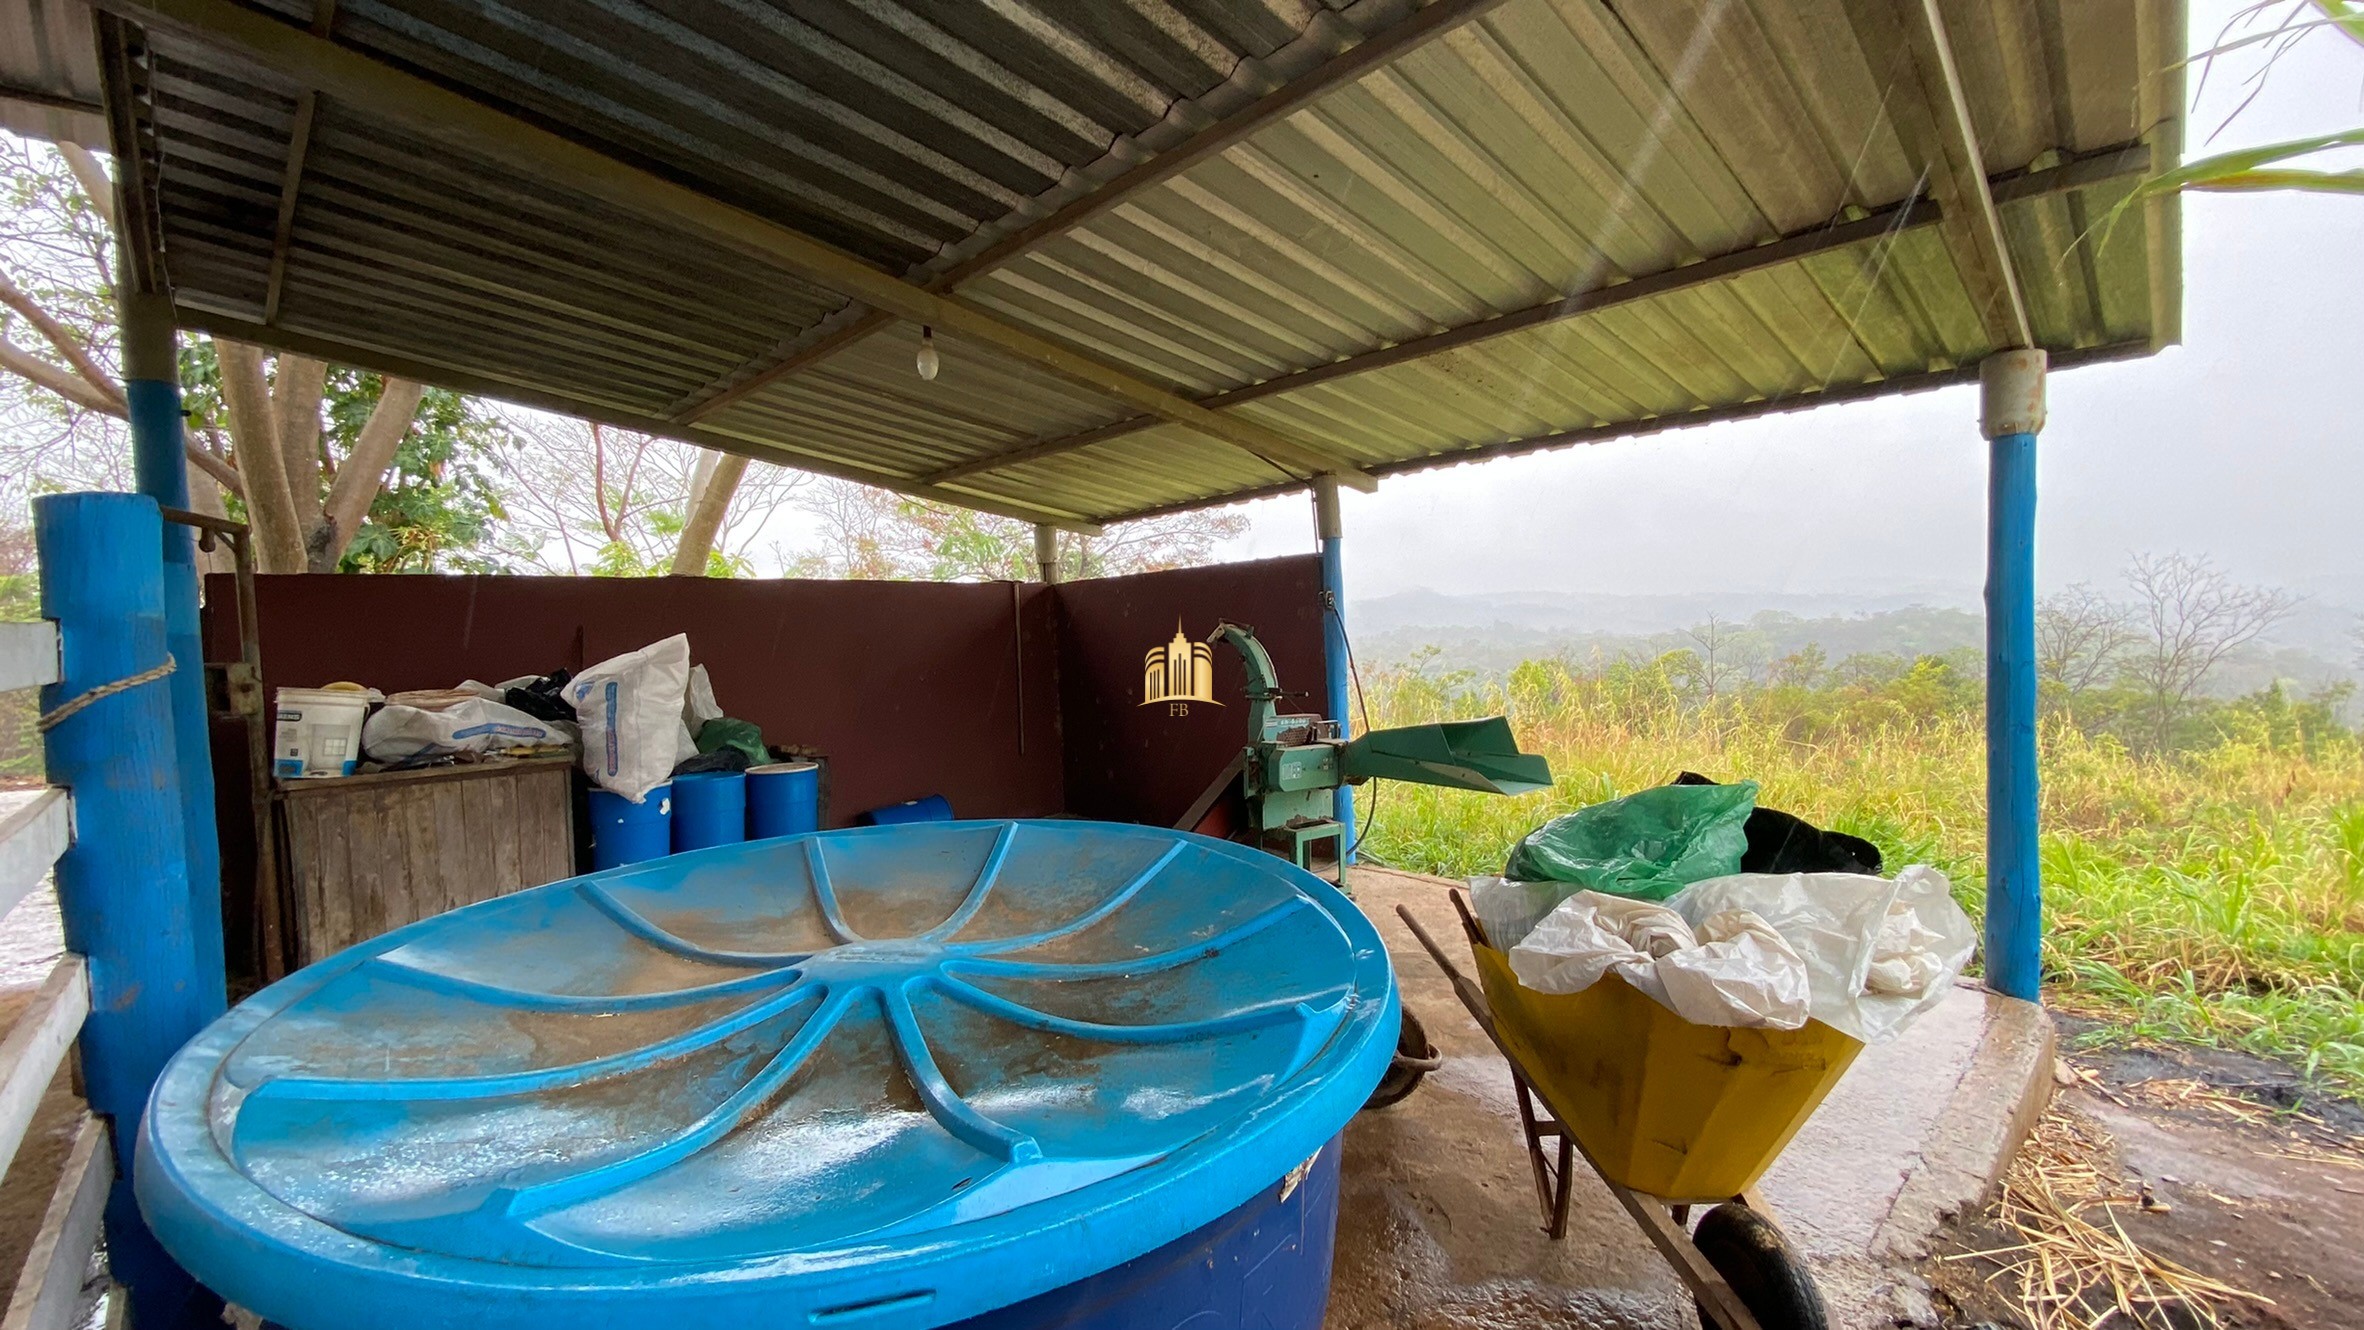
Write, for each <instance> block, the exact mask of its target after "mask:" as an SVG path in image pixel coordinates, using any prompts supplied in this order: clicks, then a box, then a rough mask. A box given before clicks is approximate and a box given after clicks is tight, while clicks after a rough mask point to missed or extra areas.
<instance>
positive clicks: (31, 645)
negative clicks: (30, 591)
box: [0, 619, 57, 693]
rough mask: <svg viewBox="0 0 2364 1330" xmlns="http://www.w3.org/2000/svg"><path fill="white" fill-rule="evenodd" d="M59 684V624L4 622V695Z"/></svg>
mask: <svg viewBox="0 0 2364 1330" xmlns="http://www.w3.org/2000/svg"><path fill="white" fill-rule="evenodd" d="M56 682H57V625H56V624H54V623H51V622H50V621H49V620H47V619H28V620H25V621H23V622H21V623H16V622H12V623H0V693H12V692H15V691H16V690H17V689H19V688H39V687H41V686H42V685H44V684H53V683H56Z"/></svg>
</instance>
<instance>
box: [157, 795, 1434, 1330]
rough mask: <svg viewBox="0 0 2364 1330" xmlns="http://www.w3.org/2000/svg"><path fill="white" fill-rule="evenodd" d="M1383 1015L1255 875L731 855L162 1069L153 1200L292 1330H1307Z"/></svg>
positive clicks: (549, 897)
mask: <svg viewBox="0 0 2364 1330" xmlns="http://www.w3.org/2000/svg"><path fill="white" fill-rule="evenodd" d="M1397 1017H1398V1009H1397V1004H1396V995H1395V986H1394V976H1393V973H1392V972H1391V971H1390V969H1389V966H1388V960H1387V954H1386V952H1385V951H1384V950H1383V949H1382V947H1381V946H1380V943H1379V939H1378V936H1377V935H1376V933H1375V932H1374V931H1373V930H1372V928H1371V925H1370V923H1369V921H1367V920H1365V919H1364V918H1363V917H1362V915H1361V914H1360V913H1359V912H1358V911H1357V910H1356V909H1355V907H1354V906H1353V905H1352V904H1351V903H1349V902H1348V901H1346V900H1345V899H1344V898H1343V897H1342V896H1340V895H1339V894H1338V893H1337V892H1336V891H1335V890H1334V889H1333V888H1331V887H1330V886H1329V885H1328V884H1326V883H1323V882H1321V881H1319V880H1318V879H1316V878H1314V877H1312V876H1310V875H1308V874H1305V873H1302V872H1299V871H1298V870H1297V869H1295V868H1293V867H1291V866H1290V865H1289V864H1287V863H1286V862H1284V861H1282V860H1279V859H1276V858H1273V857H1271V856H1269V855H1266V854H1262V853H1259V852H1257V851H1254V850H1250V849H1247V848H1244V847H1242V846H1237V845H1231V844H1227V843H1225V842H1221V841H1212V840H1207V839H1204V838H1201V837H1196V836H1190V835H1186V834H1183V833H1178V832H1170V831H1162V830H1156V829H1152V828H1146V827H1127V826H1112V825H1107V824H1101V823H1089V822H1064V821H1058V822H998V823H997V822H953V823H930V824H920V825H911V826H890V827H870V828H861V829H857V830H851V831H839V832H826V833H817V834H813V835H807V836H799V837H790V838H786V839H779V840H768V841H756V842H749V843H747V844H743V845H736V846H728V847H724V848H720V849H712V850H701V851H696V852H693V853H690V854H684V855H676V856H674V857H672V858H669V859H665V860H662V861H660V862H656V863H650V864H644V865H641V866H638V867H633V868H626V869H619V870H614V871H609V872H602V873H595V874H593V875H591V876H589V877H585V878H577V879H573V880H570V881H566V882H558V883H553V884H551V885H549V886H546V887H538V888H534V889H532V890H529V891H524V892H520V893H517V894H516V895H512V896H506V897H502V898H499V899H496V900H490V901H485V902H482V903H480V904H477V905H472V906H469V907H467V908H465V909H462V910H457V911H454V912H452V913H450V914H446V915H443V916H440V917H438V918H435V919H430V920H427V921H425V922H423V923H419V924H414V925H411V926H410V927H408V928H404V929H401V930H399V931H397V932H394V933H391V934H389V935H387V936H385V937H382V938H379V939H376V940H375V941H372V942H368V943H364V944H362V945H361V946H358V947H355V948H353V949H351V950H349V951H346V952H344V953H341V954H340V955H337V956H335V957H332V958H330V959H329V960H326V961H323V962H321V963H320V964H318V965H315V966H312V967H311V968H309V969H307V970H304V971H302V972H300V973H298V974H296V975H294V976H291V977H290V978H288V979H285V980H283V981H281V982H280V983H278V984H275V985H273V986H272V987H270V988H268V989H265V990H264V991H263V992H261V993H259V994H257V995H256V996H255V997H253V998H251V999H249V1000H247V1001H246V1002H244V1003H242V1004H240V1005H239V1006H238V1007H237V1008H236V1009H234V1010H232V1011H231V1012H230V1013H229V1014H228V1015H227V1016H225V1017H223V1018H222V1019H221V1020H219V1021H217V1022H215V1024H214V1025H213V1026H212V1027H210V1028H209V1029H207V1030H206V1031H205V1032H204V1033H202V1034H200V1035H199V1036H198V1037H197V1038H196V1039H195V1040H193V1041H191V1043H190V1044H189V1045H188V1046H187V1047H186V1048H184V1049H183V1050H182V1051H181V1052H180V1053H179V1054H178V1055H177V1056H175V1058H174V1059H173V1061H172V1063H171V1065H170V1066H169V1067H168V1068H167V1069H166V1071H165V1074H164V1077H163V1079H162V1080H161V1081H160V1082H159V1083H158V1086H157V1090H156V1094H155V1097H154V1099H153V1101H152V1103H151V1105H150V1108H149V1112H148V1114H147V1116H146V1118H145V1119H144V1120H143V1125H142V1127H141V1133H140V1139H139V1162H138V1170H137V1175H136V1184H137V1189H138V1194H139V1198H140V1204H141V1207H142V1209H143V1210H144V1212H145V1213H146V1215H147V1217H148V1220H149V1223H150V1224H151V1225H152V1226H153V1227H154V1228H155V1230H156V1233H157V1236H158V1237H159V1238H160V1239H162V1241H163V1243H164V1245H165V1247H166V1248H167V1249H168V1250H169V1251H170V1252H171V1253H172V1254H173V1256H174V1257H176V1258H177V1259H178V1260H179V1261H180V1262H181V1263H182V1264H183V1265H185V1266H187V1267H188V1269H189V1270H190V1271H191V1272H192V1273H194V1274H195V1275H196V1276H197V1277H198V1278H199V1279H200V1280H202V1281H204V1282H205V1283H206V1284H208V1285H209V1286H211V1287H212V1288H213V1289H214V1290H215V1291H217V1292H219V1293H220V1294H222V1295H223V1296H225V1297H227V1298H229V1299H230V1300H231V1301H233V1302H236V1303H238V1304H240V1305H242V1306H245V1307H248V1308H250V1309H252V1310H254V1311H256V1312H259V1313H261V1314H262V1315H263V1316H264V1317H265V1318H267V1319H269V1320H271V1321H274V1322H278V1323H280V1324H283V1325H286V1326H289V1327H293V1330H417V1328H418V1327H420V1326H423V1325H432V1326H437V1327H447V1326H448V1327H463V1328H465V1327H503V1328H515V1330H527V1328H530V1330H548V1328H549V1327H551V1326H558V1325H563V1326H567V1327H569V1330H576V1328H578V1327H579V1328H581V1330H611V1328H612V1330H625V1328H626V1327H632V1328H633V1330H642V1328H644V1327H648V1326H660V1325H661V1326H665V1327H668V1330H747V1328H748V1327H751V1326H767V1327H768V1326H779V1327H850V1328H854V1330H927V1328H928V1327H938V1326H955V1325H968V1326H969V1327H970V1330H1018V1328H1019V1327H1021V1326H1024V1327H1034V1326H1040V1325H1047V1324H1056V1325H1060V1326H1066V1327H1073V1328H1075V1330H1086V1328H1088V1330H1169V1328H1170V1327H1174V1326H1178V1325H1183V1324H1188V1325H1189V1326H1191V1327H1192V1330H1220V1328H1221V1327H1239V1326H1245V1325H1250V1324H1253V1325H1270V1326H1273V1327H1278V1328H1279V1330H1315V1328H1316V1327H1317V1326H1318V1325H1319V1324H1320V1320H1321V1314H1322V1309H1323V1305H1324V1302H1325V1299H1326V1290H1327V1286H1328V1276H1329V1261H1330V1249H1331V1240H1332V1235H1333V1231H1334V1224H1335V1220H1336V1186H1337V1173H1336V1168H1337V1164H1336V1157H1337V1151H1336V1148H1335V1146H1334V1145H1333V1144H1332V1143H1333V1142H1334V1140H1335V1138H1336V1137H1337V1135H1338V1133H1339V1132H1340V1130H1341V1129H1342V1128H1343V1127H1344V1126H1345V1125H1346V1122H1347V1120H1348V1119H1349V1118H1350V1117H1351V1116H1352V1115H1353V1114H1354V1112H1355V1110H1356V1109H1357V1108H1358V1107H1359V1106H1360V1105H1361V1104H1362V1102H1363V1100H1364V1099H1365V1098H1366V1097H1367V1096H1368V1095H1369V1094H1370V1092H1371V1090H1372V1088H1373V1087H1374V1086H1375V1085H1376V1084H1377V1083H1378V1081H1379V1078H1380V1076H1381V1074H1382V1073H1383V1072H1384V1071H1385V1070H1386V1068H1387V1065H1388V1061H1389V1058H1390V1056H1391V1054H1392V1052H1393V1050H1394V1046H1395V1038H1396V1024H1397Z"/></svg>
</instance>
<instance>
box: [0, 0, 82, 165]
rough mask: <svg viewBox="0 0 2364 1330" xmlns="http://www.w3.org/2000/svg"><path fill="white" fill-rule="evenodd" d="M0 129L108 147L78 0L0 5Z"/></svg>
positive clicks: (15, 1) (20, 0)
mask: <svg viewBox="0 0 2364 1330" xmlns="http://www.w3.org/2000/svg"><path fill="white" fill-rule="evenodd" d="M0 88H10V89H17V90H21V91H22V92H25V93H29V94H31V97H30V98H26V97H8V96H0V129H5V130H7V131H8V132H9V133H11V134H21V135H23V136H25V137H27V138H34V139H46V140H49V141H52V142H64V143H79V144H81V145H82V146H83V147H85V148H89V149H91V150H93V151H96V152H104V151H105V150H106V148H107V120H106V117H105V116H104V115H101V114H100V113H99V111H98V105H99V99H100V96H101V92H102V90H101V88H100V86H99V68H98V52H97V50H96V49H95V48H94V47H93V46H92V45H91V40H90V10H89V9H88V8H87V7H86V6H84V5H83V3H82V0H12V3H7V4H0Z"/></svg>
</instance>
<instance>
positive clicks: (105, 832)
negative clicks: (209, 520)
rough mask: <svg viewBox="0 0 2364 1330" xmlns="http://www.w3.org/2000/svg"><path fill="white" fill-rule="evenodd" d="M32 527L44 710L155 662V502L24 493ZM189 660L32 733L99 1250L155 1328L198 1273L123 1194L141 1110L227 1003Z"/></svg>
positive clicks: (162, 624)
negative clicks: (206, 938) (192, 745)
mask: <svg viewBox="0 0 2364 1330" xmlns="http://www.w3.org/2000/svg"><path fill="white" fill-rule="evenodd" d="M33 537H34V541H35V542H36V545H37V548H38V549H39V551H40V556H41V613H42V615H43V617H45V618H49V619H54V620H56V621H57V624H58V634H59V639H60V651H59V655H60V665H61V668H60V670H59V679H58V682H57V683H55V684H53V685H51V686H49V687H48V688H46V689H44V690H42V694H41V708H42V710H43V711H44V712H45V713H46V712H49V711H52V710H55V709H56V708H58V707H59V706H61V705H62V704H64V703H66V702H67V701H69V700H71V699H75V698H79V697H81V696H83V695H84V694H86V693H88V692H90V691H91V690H92V689H94V688H100V687H103V686H105V685H108V684H117V683H120V682H121V681H123V680H125V679H129V678H132V677H133V676H136V675H139V674H141V673H143V672H145V671H149V670H153V669H155V668H156V667H157V666H159V665H161V664H162V663H163V661H164V658H165V649H166V638H167V635H168V620H167V616H166V614H165V610H164V576H163V575H164V563H163V561H162V559H161V558H160V557H159V551H160V550H161V549H162V548H163V545H164V525H163V523H162V521H161V520H160V519H159V518H158V517H157V514H156V502H155V500H153V499H150V498H148V497H146V496H145V495H138V494H52V495H44V496H42V497H40V498H37V499H35V500H33ZM196 669H197V666H196V662H195V661H193V660H191V661H181V660H178V658H176V668H175V669H174V671H173V673H172V674H170V675H167V676H165V677H164V678H162V679H157V680H154V681H152V682H147V683H142V684H138V685H135V686H132V687H129V688H124V689H122V690H120V691H117V692H114V693H111V694H109V695H106V696H103V697H101V698H99V699H98V700H97V701H95V702H92V703H91V704H90V705H88V706H86V707H83V708H82V709H81V710H79V711H76V712H74V713H73V714H72V715H69V716H67V717H66V718H65V719H64V720H62V721H60V722H59V723H58V724H57V725H56V726H55V727H54V728H52V729H51V730H50V731H49V732H48V733H47V734H46V735H45V736H44V737H43V742H42V760H43V763H44V765H45V767H46V770H47V772H48V776H49V779H50V780H51V781H52V782H53V783H55V784H58V785H63V786H65V787H66V788H68V789H69V790H71V791H72V792H73V798H74V842H73V845H72V847H71V848H69V849H68V850H67V851H66V853H65V855H64V857H62V858H60V859H59V860H58V864H57V896H58V911H59V913H60V914H61V915H62V916H63V918H64V923H65V934H66V946H67V948H68V949H69V950H71V951H73V952H75V953H77V954H79V955H81V956H84V957H86V958H87V959H88V961H89V965H90V1017H89V1019H88V1021H87V1022H85V1023H84V1025H83V1027H82V1037H81V1053H82V1059H81V1065H82V1085H83V1089H84V1093H85V1094H86V1096H87V1097H88V1098H89V1100H90V1106H91V1108H92V1110H93V1111H95V1112H96V1113H98V1114H99V1116H101V1117H103V1118H105V1119H107V1121H108V1125H109V1127H110V1128H111V1129H112V1135H113V1138H114V1151H115V1187H114V1190H113V1191H112V1192H110V1193H109V1194H108V1197H107V1209H106V1234H107V1259H108V1262H109V1264H110V1266H111V1267H112V1269H113V1271H114V1274H115V1278H116V1279H117V1280H118V1281H119V1282H121V1283H122V1284H123V1285H124V1286H125V1287H126V1288H128V1289H130V1290H131V1293H132V1299H133V1305H134V1309H135V1312H136V1313H137V1315H138V1316H139V1318H140V1319H139V1321H138V1323H139V1324H141V1325H149V1326H153V1325H165V1324H175V1323H178V1322H179V1321H180V1320H181V1319H182V1315H183V1313H184V1312H185V1311H186V1310H187V1307H188V1302H189V1296H190V1294H191V1292H192V1290H193V1289H194V1287H195V1286H194V1285H193V1284H192V1283H191V1282H190V1280H189V1277H188V1275H187V1274H186V1273H184V1272H183V1271H182V1270H181V1268H180V1267H179V1266H178V1265H175V1264H174V1263H173V1261H172V1259H171V1258H170V1257H168V1256H166V1255H165V1254H164V1250H163V1248H161V1247H159V1246H158V1245H157V1243H156V1239H155V1238H154V1236H153V1235H151V1234H150V1233H149V1232H148V1229H147V1225H146V1224H145V1223H143V1222H142V1221H141V1219H140V1213H139V1207H138V1205H137V1204H136V1203H135V1202H134V1201H133V1199H132V1189H131V1177H132V1156H133V1147H134V1143H135V1142H136V1141H137V1140H138V1135H139V1122H140V1113H141V1110H142V1109H143V1108H144V1107H145V1106H146V1104H147V1101H148V1092H149V1090H150V1088H151V1087H153V1086H154V1085H155V1083H156V1076H157V1073H158V1072H160V1071H162V1070H163V1068H164V1063H165V1060H166V1059H167V1058H169V1057H171V1056H172V1054H173V1052H174V1051H175V1050H177V1049H178V1048H179V1047H180V1046H181V1045H182V1044H183V1043H184V1042H186V1041H187V1040H188V1039H189V1037H190V1036H192V1035H194V1034H196V1033H197V1031H198V1030H200V1029H202V1028H203V1027H204V1026H205V1024H206V1023H207V1022H208V1021H210V1020H212V1019H213V1018H214V1017H215V1016H217V1015H219V1014H221V1010H222V975H221V971H220V969H218V968H214V969H207V968H205V962H204V961H203V960H202V959H201V952H200V948H199V946H198V945H197V938H198V936H199V935H200V934H201V933H203V932H205V931H207V929H209V928H210V929H212V930H213V932H214V935H215V938H216V942H215V944H214V945H215V946H216V947H218V946H219V945H220V943H219V940H218V939H219V936H220V932H219V929H220V920H219V916H218V907H217V908H216V910H215V911H214V912H212V913H208V914H207V915H206V916H205V917H204V918H203V919H202V920H201V919H199V918H197V917H194V916H193V914H192V910H191V905H192V902H193V899H194V898H193V896H192V895H191V893H190V889H189V867H188V850H187V842H186V840H185V838H184V837H183V836H182V834H181V810H182V807H183V801H182V791H181V789H180V780H179V771H178V768H177V766H176V764H175V762H174V757H173V744H174V733H173V723H172V722H173V715H172V691H171V688H170V681H171V680H173V679H176V678H179V677H181V676H182V675H184V674H193V673H195V672H196ZM210 813H211V810H210V809H209V810H208V815H209V817H210ZM215 954H216V955H218V954H219V953H218V952H217V953H215ZM214 964H215V965H216V966H218V964H219V962H218V961H217V962H214Z"/></svg>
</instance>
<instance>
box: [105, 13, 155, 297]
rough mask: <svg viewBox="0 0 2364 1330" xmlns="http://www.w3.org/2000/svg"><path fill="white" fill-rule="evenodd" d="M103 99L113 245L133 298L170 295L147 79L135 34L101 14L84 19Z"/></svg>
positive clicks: (139, 39)
mask: <svg viewBox="0 0 2364 1330" xmlns="http://www.w3.org/2000/svg"><path fill="white" fill-rule="evenodd" d="M90 19H91V28H92V33H93V37H92V40H93V41H94V42H95V43H96V45H97V47H98V61H99V86H100V87H101V88H102V89H104V91H105V95H106V110H107V142H108V147H109V150H110V151H111V152H112V153H113V155H114V158H115V242H116V245H115V247H116V250H117V251H118V253H119V255H120V265H119V266H120V267H121V268H122V269H123V270H124V271H125V272H126V273H127V274H128V275H129V277H130V279H131V287H132V290H133V291H134V292H135V293H139V294H144V295H162V294H164V293H165V292H168V291H170V290H171V289H172V281H171V278H170V276H169V275H168V274H167V273H166V272H165V268H164V258H163V255H164V222H163V212H162V210H161V209H160V208H159V207H158V206H157V204H156V193H155V189H154V186H155V180H154V178H153V175H152V172H153V170H154V167H155V165H156V156H157V154H156V126H155V122H154V120H153V119H152V118H151V117H150V116H149V115H148V76H147V70H146V69H145V68H144V66H143V65H142V63H141V62H142V57H143V56H144V54H145V53H144V51H142V50H140V49H139V48H140V47H141V45H142V39H141V34H140V32H139V29H137V28H135V27H133V26H131V25H130V24H128V23H126V22H124V21H123V20H122V19H119V18H117V17H116V16H114V15H113V14H110V13H107V12H105V11H104V10H94V11H93V12H92V13H91V16H90Z"/></svg>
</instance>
